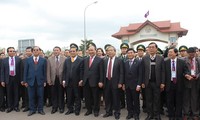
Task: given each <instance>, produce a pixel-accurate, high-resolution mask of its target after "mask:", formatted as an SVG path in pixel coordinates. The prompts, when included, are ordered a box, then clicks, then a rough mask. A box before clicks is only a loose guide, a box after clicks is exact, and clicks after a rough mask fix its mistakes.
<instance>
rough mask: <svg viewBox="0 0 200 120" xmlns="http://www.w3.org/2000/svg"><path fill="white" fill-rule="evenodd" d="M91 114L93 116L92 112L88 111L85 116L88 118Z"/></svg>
mask: <svg viewBox="0 0 200 120" xmlns="http://www.w3.org/2000/svg"><path fill="white" fill-rule="evenodd" d="M90 114H92V111H87V112H86V113H85V115H84V116H88V115H90Z"/></svg>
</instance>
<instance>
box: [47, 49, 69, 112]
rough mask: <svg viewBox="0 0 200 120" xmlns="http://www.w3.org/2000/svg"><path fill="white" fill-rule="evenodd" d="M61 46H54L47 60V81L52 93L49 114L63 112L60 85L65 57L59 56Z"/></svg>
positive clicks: (62, 92) (62, 91)
mask: <svg viewBox="0 0 200 120" xmlns="http://www.w3.org/2000/svg"><path fill="white" fill-rule="evenodd" d="M60 54H61V48H60V47H58V46H56V47H54V48H53V56H52V57H50V58H49V59H48V60H47V82H48V84H49V85H50V86H51V94H52V103H53V107H52V111H51V114H54V113H55V112H57V109H58V108H59V110H60V113H63V112H64V107H65V105H64V88H63V86H62V74H63V66H64V62H65V59H66V58H65V57H64V56H61V55H60Z"/></svg>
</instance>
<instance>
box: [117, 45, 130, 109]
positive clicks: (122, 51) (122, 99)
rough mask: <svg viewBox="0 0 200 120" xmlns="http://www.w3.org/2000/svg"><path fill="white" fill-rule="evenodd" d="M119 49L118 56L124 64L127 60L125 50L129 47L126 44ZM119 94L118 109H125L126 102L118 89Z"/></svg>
mask: <svg viewBox="0 0 200 120" xmlns="http://www.w3.org/2000/svg"><path fill="white" fill-rule="evenodd" d="M120 49H121V55H120V56H119V57H120V58H121V59H122V60H123V61H124V62H126V60H127V59H128V57H127V54H126V53H127V50H128V49H129V45H128V44H127V43H122V44H121V45H120ZM119 92H120V108H121V109H122V108H125V105H126V102H125V92H124V90H122V89H119Z"/></svg>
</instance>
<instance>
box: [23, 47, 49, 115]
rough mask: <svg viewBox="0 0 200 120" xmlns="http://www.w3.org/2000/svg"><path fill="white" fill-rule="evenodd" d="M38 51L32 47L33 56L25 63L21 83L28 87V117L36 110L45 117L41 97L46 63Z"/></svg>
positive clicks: (44, 82) (44, 83)
mask: <svg viewBox="0 0 200 120" xmlns="http://www.w3.org/2000/svg"><path fill="white" fill-rule="evenodd" d="M39 49H40V48H39V47H38V46H35V47H33V56H32V57H29V58H27V60H26V61H25V68H24V81H23V82H24V83H25V86H26V87H28V94H29V109H30V111H29V113H28V116H31V115H33V114H35V113H36V110H38V113H39V114H41V115H45V112H44V111H43V102H44V100H43V97H44V86H46V73H47V71H46V69H47V62H46V59H45V58H42V57H40V56H39V53H40V51H39ZM36 99H37V100H36ZM36 101H37V102H36ZM36 105H37V106H36Z"/></svg>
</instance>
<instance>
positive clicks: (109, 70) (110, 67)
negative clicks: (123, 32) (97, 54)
mask: <svg viewBox="0 0 200 120" xmlns="http://www.w3.org/2000/svg"><path fill="white" fill-rule="evenodd" d="M111 70H112V58H110V62H109V64H108V70H107V71H108V80H111Z"/></svg>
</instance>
